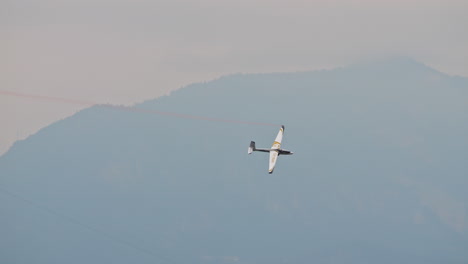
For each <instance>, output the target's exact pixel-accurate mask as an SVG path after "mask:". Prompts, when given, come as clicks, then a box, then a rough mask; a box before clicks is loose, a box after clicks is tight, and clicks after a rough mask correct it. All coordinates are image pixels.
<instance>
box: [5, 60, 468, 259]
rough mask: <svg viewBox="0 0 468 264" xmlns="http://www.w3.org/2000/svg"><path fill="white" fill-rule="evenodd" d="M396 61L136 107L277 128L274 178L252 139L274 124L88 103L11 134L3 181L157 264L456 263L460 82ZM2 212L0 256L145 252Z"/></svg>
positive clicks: (460, 216)
mask: <svg viewBox="0 0 468 264" xmlns="http://www.w3.org/2000/svg"><path fill="white" fill-rule="evenodd" d="M397 62H398V60H397ZM397 62H395V61H387V62H386V63H384V65H385V67H382V68H379V69H382V70H378V69H375V68H373V67H372V64H370V65H369V67H368V68H366V67H362V66H359V67H357V66H356V67H354V66H350V67H348V68H346V69H340V70H327V71H313V72H306V73H281V74H253V75H249V74H238V75H231V76H227V77H221V78H219V79H216V80H213V81H210V82H205V83H198V84H192V85H189V86H187V87H184V88H183V89H179V90H177V91H173V92H172V93H171V95H170V96H166V97H161V98H157V99H155V100H151V101H146V102H143V103H141V104H138V105H135V108H141V109H148V110H151V111H165V112H171V113H172V112H175V113H180V114H192V115H196V116H207V117H210V118H221V119H229V120H231V119H234V120H242V121H252V122H255V121H261V122H265V123H275V124H284V125H286V130H285V138H284V142H283V147H284V148H286V149H288V150H291V151H294V153H295V154H294V155H293V156H285V157H280V159H279V161H278V165H277V168H276V169H275V173H274V174H273V175H271V176H269V175H268V174H267V165H268V164H267V163H268V162H267V161H268V160H267V159H268V157H267V156H266V155H261V153H255V154H252V155H247V147H248V143H249V142H250V140H255V141H256V142H257V144H258V145H259V146H268V145H269V144H271V142H272V140H273V139H274V136H275V135H276V133H277V128H276V127H271V126H257V125H248V124H236V123H226V122H222V123H220V122H210V121H205V120H199V119H191V118H185V119H181V118H175V117H174V116H166V115H158V114H154V112H151V111H150V112H146V113H143V112H134V111H133V112H132V111H120V110H119V109H115V108H112V107H99V106H95V107H91V108H88V109H85V110H83V111H81V112H79V113H77V114H75V115H74V116H72V117H70V118H67V119H65V120H62V121H60V122H58V123H55V124H54V125H52V126H50V127H48V128H46V129H44V130H41V131H40V132H39V133H37V134H36V135H34V136H32V137H30V138H28V139H27V140H25V141H22V142H20V143H18V144H15V146H14V148H12V149H11V151H9V152H8V153H7V154H6V155H4V156H2V157H0V175H1V177H0V181H1V184H2V186H3V188H8V190H9V191H11V192H13V193H17V194H18V195H20V196H22V197H25V198H26V199H30V200H33V201H35V202H37V203H38V204H43V205H47V207H48V208H51V209H52V210H54V211H59V212H61V213H62V214H64V215H71V216H74V217H76V218H78V219H79V220H80V221H81V222H84V223H87V225H89V226H93V227H98V229H100V230H103V232H104V233H111V234H114V236H117V237H121V238H122V239H123V240H126V241H130V242H132V243H133V244H135V243H136V244H138V245H140V246H141V247H143V248H149V249H155V250H157V251H158V252H163V253H162V255H163V257H162V258H161V259H158V260H157V261H160V262H165V261H164V260H163V259H165V258H168V259H173V260H174V261H173V262H177V263H179V262H180V263H182V262H189V263H214V262H218V263H232V262H233V261H234V260H235V262H238V263H284V262H288V261H289V262H294V263H310V261H311V260H312V261H316V262H333V261H339V260H340V259H341V260H343V261H344V260H346V262H348V263H363V262H380V263H395V262H397V261H398V262H401V263H440V262H441V261H444V262H451V263H464V262H466V261H467V260H468V255H467V253H466V252H465V250H464V249H465V248H466V247H467V246H468V223H467V221H466V219H468V216H467V212H468V210H467V208H466V204H468V196H467V194H466V186H467V185H468V180H467V179H466V173H467V168H466V165H465V163H466V162H465V161H466V158H467V153H466V149H468V140H467V135H468V124H466V122H463V120H466V117H467V115H468V109H467V108H468V106H467V104H466V100H467V99H468V90H466V89H465V87H468V82H467V81H466V80H463V81H460V80H459V79H457V78H455V79H453V78H452V77H450V76H447V75H444V74H441V75H438V73H437V72H433V71H431V70H427V66H423V65H420V64H413V63H411V62H402V63H401V64H400V63H397ZM404 65H406V66H404ZM418 65H419V66H418ZM389 69H393V70H389ZM395 76H397V78H395ZM434 76H436V77H437V78H434ZM454 80H455V81H454ZM257 154H258V155H257ZM0 208H4V209H5V211H6V212H10V214H6V215H7V217H6V218H5V220H4V221H5V224H4V225H3V226H1V227H0V228H1V231H2V232H3V233H4V234H6V236H5V237H8V238H10V239H11V241H10V242H12V243H11V245H8V244H7V243H6V242H7V241H6V240H4V241H0V242H1V243H2V244H4V245H5V247H3V250H5V252H0V253H1V254H0V260H2V261H0V262H11V260H16V262H32V261H33V260H32V259H33V258H34V260H35V262H36V263H49V262H50V261H51V260H52V259H55V260H56V261H60V262H64V261H66V262H67V263H82V262H83V261H86V262H98V261H99V262H103V261H106V262H109V261H112V262H113V263H127V262H129V261H139V262H140V263H150V262H151V263H153V262H154V261H155V259H154V258H151V257H149V256H143V255H144V254H137V253H135V252H130V250H129V248H125V247H123V245H116V244H115V243H104V242H103V241H102V237H101V236H100V235H99V234H94V235H93V234H90V233H86V232H83V230H81V229H80V228H79V227H76V226H70V225H69V224H67V223H64V221H60V219H57V217H54V216H53V215H47V214H44V213H42V214H41V213H38V212H37V211H38V209H37V208H29V207H27V206H26V205H25V204H21V202H20V201H16V200H14V199H10V200H7V201H3V202H2V201H1V200H0ZM39 211H40V210H39ZM32 219H34V221H32ZM52 223H55V225H54V224H52ZM21 228H22V229H21ZM21 230H23V231H21ZM107 242H109V241H107ZM137 242H138V243H137ZM13 246H16V247H15V248H16V251H14V250H12V247H13ZM51 247H52V248H54V247H55V248H60V249H61V250H59V251H55V252H50V251H48V250H46V249H47V248H51ZM124 248H125V249H124ZM117 249H119V250H117ZM12 252H13V253H12ZM14 252H17V253H14ZM180 252H183V254H179V253H180ZM26 253H28V254H26ZM181 255H182V256H181ZM2 258H3V259H2ZM166 262H169V261H166Z"/></svg>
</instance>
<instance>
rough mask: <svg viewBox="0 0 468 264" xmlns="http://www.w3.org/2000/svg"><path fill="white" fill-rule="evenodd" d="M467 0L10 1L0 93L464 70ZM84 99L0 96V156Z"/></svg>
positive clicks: (113, 96) (155, 89) (149, 90)
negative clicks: (423, 68)
mask: <svg viewBox="0 0 468 264" xmlns="http://www.w3.org/2000/svg"><path fill="white" fill-rule="evenodd" d="M467 11H468V1H466V0H464V1H462V0H413V1H411V0H405V1H403V0H391V1H390V0H388V1H378V0H372V1H371V0H361V1H359V0H349V1H346V0H335V1H333V0H332V1H330V0H327V1H325V0H320V1H305V0H288V1H267V0H236V1H222V0H202V1H188V0H175V1H174V0H170V1H166V0H164V1H154V0H112V1H111V0H42V1H36V0H6V1H2V2H1V3H0V36H1V41H0V69H1V71H0V91H2V90H3V91H15V92H21V93H28V94H38V95H47V96H57V97H64V98H73V99H78V100H88V101H93V102H99V103H113V104H131V103H135V102H140V101H142V100H146V99H151V98H155V97H158V96H160V95H162V94H165V93H167V92H168V91H170V90H174V89H178V88H180V87H182V86H184V85H187V84H190V83H193V82H199V81H206V80H210V79H213V78H216V77H218V76H220V75H224V74H229V73H238V72H244V73H249V72H273V71H275V72H277V71H297V70H314V69H323V68H333V67H336V66H341V65H346V64H349V63H352V62H355V61H358V60H366V59H373V58H379V57H386V56H392V55H404V56H410V57H412V58H415V59H416V60H419V61H421V62H423V63H426V64H428V65H430V66H432V67H434V68H436V69H438V70H440V71H442V72H445V73H448V74H453V75H462V76H468V34H467V30H466V29H467V28H468V16H467V15H466V13H467ZM82 107H83V106H80V105H73V104H69V103H59V102H50V101H43V100H38V99H31V98H17V97H11V96H6V95H1V94H0V126H1V128H2V129H1V130H0V154H1V153H3V152H4V151H5V150H6V149H7V148H8V147H9V146H10V145H11V144H12V143H13V142H14V141H15V140H16V139H19V138H24V137H26V136H27V135H29V134H31V133H34V132H35V131H37V130H38V129H40V128H42V127H44V126H46V125H48V124H50V123H51V122H53V121H56V120H58V119H61V118H64V117H67V116H69V115H70V114H72V113H74V112H75V111H77V110H79V109H81V108H82Z"/></svg>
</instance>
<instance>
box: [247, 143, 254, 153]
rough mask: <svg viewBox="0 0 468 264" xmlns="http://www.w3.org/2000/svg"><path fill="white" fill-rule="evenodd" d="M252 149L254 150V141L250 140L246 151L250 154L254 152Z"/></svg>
mask: <svg viewBox="0 0 468 264" xmlns="http://www.w3.org/2000/svg"><path fill="white" fill-rule="evenodd" d="M254 151H255V141H250V146H249V150H248V153H249V154H252V152H254Z"/></svg>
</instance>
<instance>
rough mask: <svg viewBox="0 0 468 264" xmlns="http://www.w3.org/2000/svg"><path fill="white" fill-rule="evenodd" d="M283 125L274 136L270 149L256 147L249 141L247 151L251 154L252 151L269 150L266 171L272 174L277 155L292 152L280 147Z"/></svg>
mask: <svg viewBox="0 0 468 264" xmlns="http://www.w3.org/2000/svg"><path fill="white" fill-rule="evenodd" d="M283 134H284V126H281V128H280V131H279V132H278V135H277V136H276V139H275V141H274V142H273V145H272V146H271V148H270V149H258V148H256V147H255V141H250V146H249V150H248V153H249V154H252V152H254V151H260V152H270V166H269V168H268V173H270V174H272V173H273V170H274V169H275V165H276V161H277V160H278V156H279V155H292V154H293V152H291V151H289V150H285V149H281V141H282V140H283Z"/></svg>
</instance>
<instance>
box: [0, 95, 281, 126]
mask: <svg viewBox="0 0 468 264" xmlns="http://www.w3.org/2000/svg"><path fill="white" fill-rule="evenodd" d="M0 95H6V96H14V97H21V98H31V99H35V100H44V101H50V102H61V103H67V104H75V105H82V106H99V107H105V108H112V109H117V110H120V111H126V112H136V113H147V114H156V115H163V116H172V117H177V118H184V119H194V120H204V121H211V122H223V123H235V124H245V125H256V126H275V127H276V126H281V125H278V124H272V123H262V122H251V121H243V120H234V119H223V118H213V117H207V116H198V115H189V114H181V113H175V112H164V111H157V110H152V109H144V108H138V107H131V106H117V105H110V104H99V103H96V102H91V101H85V100H76V99H70V98H62V97H55V96H46V95H34V94H27V93H18V92H12V91H5V90H0Z"/></svg>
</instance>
